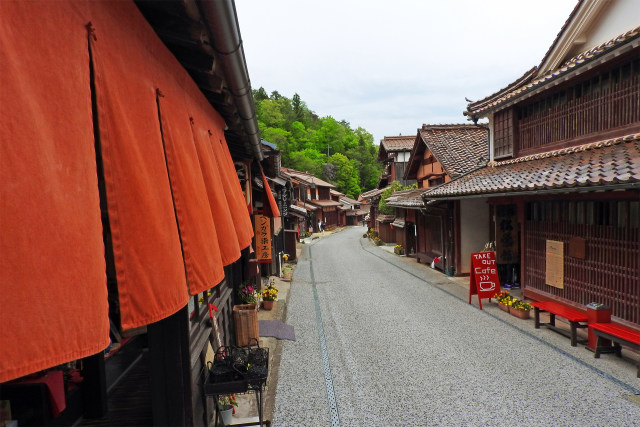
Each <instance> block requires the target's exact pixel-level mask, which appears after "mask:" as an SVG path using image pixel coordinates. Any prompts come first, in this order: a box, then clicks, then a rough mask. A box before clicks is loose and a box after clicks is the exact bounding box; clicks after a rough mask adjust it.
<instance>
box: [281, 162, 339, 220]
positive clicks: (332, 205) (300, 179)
mask: <svg viewBox="0 0 640 427" xmlns="http://www.w3.org/2000/svg"><path fill="white" fill-rule="evenodd" d="M282 172H283V173H284V174H286V175H287V176H289V177H291V178H292V180H294V182H297V183H298V184H297V186H298V188H299V189H304V190H305V191H306V193H305V194H304V195H303V194H300V193H298V194H299V196H298V197H304V198H303V199H300V200H302V201H303V203H304V206H305V208H308V212H310V213H311V215H312V217H311V218H310V220H309V227H311V228H312V229H313V230H315V231H319V228H318V227H319V225H318V224H319V223H320V222H324V224H325V227H336V226H337V225H338V207H339V206H341V203H340V202H337V201H335V200H333V199H332V198H331V190H332V189H334V188H335V185H333V184H331V183H329V182H326V181H323V180H322V179H320V178H317V177H315V176H313V175H311V174H310V173H307V172H300V171H296V170H294V169H288V168H282ZM300 184H302V185H300Z"/></svg>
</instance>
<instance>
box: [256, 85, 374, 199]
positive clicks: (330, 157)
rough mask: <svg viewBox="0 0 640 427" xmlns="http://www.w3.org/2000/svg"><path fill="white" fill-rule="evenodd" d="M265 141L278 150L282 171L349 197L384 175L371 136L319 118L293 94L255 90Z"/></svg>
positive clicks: (331, 120) (327, 117)
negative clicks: (308, 178) (303, 174)
mask: <svg viewBox="0 0 640 427" xmlns="http://www.w3.org/2000/svg"><path fill="white" fill-rule="evenodd" d="M253 96H254V98H255V102H256V111H257V114H258V125H259V126H260V134H261V137H262V139H263V140H265V141H268V142H271V143H272V144H275V145H276V146H277V147H278V149H279V150H281V151H282V165H283V166H284V167H288V168H292V169H296V170H299V171H306V172H309V173H312V174H313V175H315V176H317V177H320V178H322V179H324V180H326V181H329V182H332V183H333V184H335V185H336V187H337V188H338V191H340V192H341V193H344V194H346V195H347V197H351V198H357V197H358V195H359V194H360V193H362V192H364V191H367V190H370V189H372V188H375V186H376V185H377V182H378V178H379V176H380V172H381V171H382V165H381V164H380V163H379V162H378V161H377V160H376V158H377V155H378V146H377V145H375V144H374V143H373V135H371V134H370V133H369V132H367V131H366V130H365V129H363V128H361V127H358V128H357V129H351V126H350V124H349V123H348V122H346V121H344V120H343V121H337V120H336V119H334V118H333V117H331V116H326V117H318V116H317V115H316V114H315V113H314V112H313V111H311V110H310V109H309V108H308V107H307V105H306V104H305V102H304V101H302V99H300V96H299V95H298V94H297V93H296V94H294V95H293V98H291V99H289V98H287V97H285V96H282V95H280V94H279V93H278V92H277V91H273V92H271V95H267V93H266V91H265V90H264V88H262V87H261V88H260V89H258V90H254V91H253Z"/></svg>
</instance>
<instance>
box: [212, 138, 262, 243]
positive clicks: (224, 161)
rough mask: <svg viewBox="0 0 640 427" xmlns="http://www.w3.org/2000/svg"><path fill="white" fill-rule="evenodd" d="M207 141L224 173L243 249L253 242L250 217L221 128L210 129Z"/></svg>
mask: <svg viewBox="0 0 640 427" xmlns="http://www.w3.org/2000/svg"><path fill="white" fill-rule="evenodd" d="M209 141H210V143H211V147H212V148H213V153H214V155H215V158H216V161H217V163H218V167H220V169H221V170H224V171H226V173H225V174H224V175H225V176H226V177H227V178H228V179H227V181H226V185H225V186H224V190H225V193H226V195H227V200H228V202H229V206H230V207H231V209H232V211H233V212H234V213H235V216H234V218H235V223H236V231H237V235H238V244H239V245H240V248H242V249H244V248H246V247H247V246H249V245H250V244H251V241H252V240H253V223H252V222H251V217H250V216H249V212H248V211H247V205H246V201H245V198H244V195H243V194H242V187H240V181H239V180H238V176H237V174H236V168H235V166H234V164H233V160H232V159H231V154H230V153H229V147H227V143H226V140H225V138H224V131H223V130H222V129H221V128H215V127H211V134H210V135H209Z"/></svg>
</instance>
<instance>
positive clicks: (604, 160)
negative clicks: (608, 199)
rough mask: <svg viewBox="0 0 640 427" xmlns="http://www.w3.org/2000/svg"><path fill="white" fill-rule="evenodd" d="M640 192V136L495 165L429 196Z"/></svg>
mask: <svg viewBox="0 0 640 427" xmlns="http://www.w3.org/2000/svg"><path fill="white" fill-rule="evenodd" d="M616 189H622V190H624V189H640V134H634V135H627V136H625V137H622V138H615V139H609V140H605V141H599V142H594V143H590V144H585V145H581V146H577V147H570V148H563V149H561V150H554V151H549V152H546V153H541V154H535V155H531V156H526V157H521V158H517V159H511V160H505V161H501V162H493V163H490V164H489V165H487V166H486V167H483V168H479V169H477V170H475V171H473V172H471V173H469V174H467V175H463V176H461V177H459V178H457V179H454V180H451V181H449V182H447V183H445V184H442V185H440V186H438V187H435V188H433V189H430V190H428V191H426V192H425V193H424V194H423V195H422V197H423V199H424V200H425V202H428V201H429V200H432V199H458V198H463V197H482V196H484V197H487V196H499V195H507V196H508V195H519V194H540V193H554V192H565V193H566V192H577V191H600V190H616Z"/></svg>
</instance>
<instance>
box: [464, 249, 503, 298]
mask: <svg viewBox="0 0 640 427" xmlns="http://www.w3.org/2000/svg"><path fill="white" fill-rule="evenodd" d="M498 292H500V279H499V278H498V268H497V266H496V254H495V252H476V253H472V254H471V274H470V275H469V304H471V295H478V303H479V304H480V310H482V298H489V299H491V298H493V296H494V295H495V294H497V293H498Z"/></svg>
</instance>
